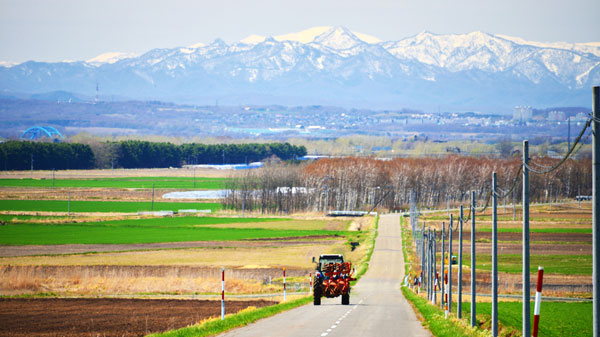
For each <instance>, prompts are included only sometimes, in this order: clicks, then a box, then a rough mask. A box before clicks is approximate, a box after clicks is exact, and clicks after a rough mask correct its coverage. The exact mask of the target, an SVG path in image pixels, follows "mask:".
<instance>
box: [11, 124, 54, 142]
mask: <svg viewBox="0 0 600 337" xmlns="http://www.w3.org/2000/svg"><path fill="white" fill-rule="evenodd" d="M43 137H48V138H53V139H55V140H59V141H60V140H61V139H65V137H64V136H63V135H62V134H61V133H60V132H59V131H58V130H56V129H55V128H53V127H51V126H34V127H31V128H29V129H27V130H25V132H23V134H22V135H21V139H29V140H37V139H41V138H43Z"/></svg>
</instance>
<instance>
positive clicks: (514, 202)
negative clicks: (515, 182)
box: [512, 188, 517, 221]
mask: <svg viewBox="0 0 600 337" xmlns="http://www.w3.org/2000/svg"><path fill="white" fill-rule="evenodd" d="M512 197H513V221H517V202H516V200H515V189H514V188H513V190H512Z"/></svg>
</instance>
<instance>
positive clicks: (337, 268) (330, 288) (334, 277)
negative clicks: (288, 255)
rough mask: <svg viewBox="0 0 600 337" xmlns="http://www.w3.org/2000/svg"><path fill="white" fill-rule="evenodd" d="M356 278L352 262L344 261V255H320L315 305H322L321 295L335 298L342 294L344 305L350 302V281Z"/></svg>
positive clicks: (315, 282) (315, 287)
mask: <svg viewBox="0 0 600 337" xmlns="http://www.w3.org/2000/svg"><path fill="white" fill-rule="evenodd" d="M313 261H314V259H313ZM354 280H355V278H353V277H352V264H351V263H350V262H344V256H343V255H339V254H335V255H333V254H329V255H321V256H319V263H318V264H317V270H316V271H315V280H314V289H313V296H314V305H321V297H327V298H333V297H338V296H340V295H341V296H342V304H343V305H348V304H350V281H354Z"/></svg>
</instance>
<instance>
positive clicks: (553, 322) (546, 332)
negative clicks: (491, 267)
mask: <svg viewBox="0 0 600 337" xmlns="http://www.w3.org/2000/svg"><path fill="white" fill-rule="evenodd" d="M592 305H593V303H591V302H542V304H541V307H540V327H539V336H573V337H575V336H591V335H592V319H593V315H592ZM530 307H531V324H533V309H534V303H533V302H532V303H531V306H530ZM452 308H453V311H454V312H456V309H455V308H456V305H453V306H452ZM462 308H463V317H469V314H470V312H471V304H470V303H467V302H463V306H462ZM522 310H523V305H522V304H521V302H498V321H499V322H500V324H503V325H505V326H510V327H513V328H515V329H516V330H518V331H521V328H522V324H523V323H522V322H523V321H522V317H523V316H522ZM477 314H478V315H479V314H483V315H488V316H491V315H492V305H491V303H477Z"/></svg>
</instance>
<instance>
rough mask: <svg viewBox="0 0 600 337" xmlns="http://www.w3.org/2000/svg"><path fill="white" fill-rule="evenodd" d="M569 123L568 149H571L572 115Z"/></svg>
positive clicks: (568, 120)
mask: <svg viewBox="0 0 600 337" xmlns="http://www.w3.org/2000/svg"><path fill="white" fill-rule="evenodd" d="M567 124H568V125H569V127H568V131H567V151H569V150H570V149H571V116H569V118H568V119H567Z"/></svg>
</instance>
